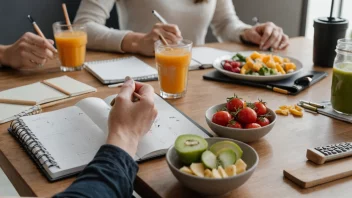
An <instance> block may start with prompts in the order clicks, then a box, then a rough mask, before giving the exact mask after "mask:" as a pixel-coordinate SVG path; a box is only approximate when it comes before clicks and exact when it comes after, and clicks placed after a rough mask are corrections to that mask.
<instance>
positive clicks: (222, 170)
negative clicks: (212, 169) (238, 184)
mask: <svg viewBox="0 0 352 198" xmlns="http://www.w3.org/2000/svg"><path fill="white" fill-rule="evenodd" d="M218 171H219V173H220V176H221V177H222V178H226V177H229V176H228V175H227V173H226V172H225V170H224V169H223V168H222V167H221V166H219V167H218Z"/></svg>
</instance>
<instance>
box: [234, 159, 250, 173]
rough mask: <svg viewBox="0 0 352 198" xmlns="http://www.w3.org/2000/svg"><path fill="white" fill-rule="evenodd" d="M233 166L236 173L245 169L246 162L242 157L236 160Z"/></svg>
mask: <svg viewBox="0 0 352 198" xmlns="http://www.w3.org/2000/svg"><path fill="white" fill-rule="evenodd" d="M235 166H236V174H237V175H238V174H240V173H243V172H244V171H246V168H247V164H246V163H245V162H244V161H243V160H242V159H239V160H237V162H236V164H235Z"/></svg>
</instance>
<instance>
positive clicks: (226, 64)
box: [223, 62, 232, 71]
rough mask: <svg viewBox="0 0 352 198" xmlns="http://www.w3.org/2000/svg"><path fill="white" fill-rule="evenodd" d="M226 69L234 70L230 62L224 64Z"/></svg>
mask: <svg viewBox="0 0 352 198" xmlns="http://www.w3.org/2000/svg"><path fill="white" fill-rule="evenodd" d="M223 68H224V70H227V71H232V66H231V64H230V63H227V62H226V63H225V64H224V66H223Z"/></svg>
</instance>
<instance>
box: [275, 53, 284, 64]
mask: <svg viewBox="0 0 352 198" xmlns="http://www.w3.org/2000/svg"><path fill="white" fill-rule="evenodd" d="M273 59H274V61H275V62H276V63H280V64H282V63H284V60H283V59H282V58H281V57H280V56H275V55H274V56H273Z"/></svg>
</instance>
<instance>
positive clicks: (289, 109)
mask: <svg viewBox="0 0 352 198" xmlns="http://www.w3.org/2000/svg"><path fill="white" fill-rule="evenodd" d="M275 113H277V114H279V115H284V116H288V113H291V114H292V115H293V116H296V117H302V116H303V109H302V108H301V107H300V106H298V105H296V104H295V105H292V106H290V105H282V106H280V107H279V109H278V110H276V111H275Z"/></svg>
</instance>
